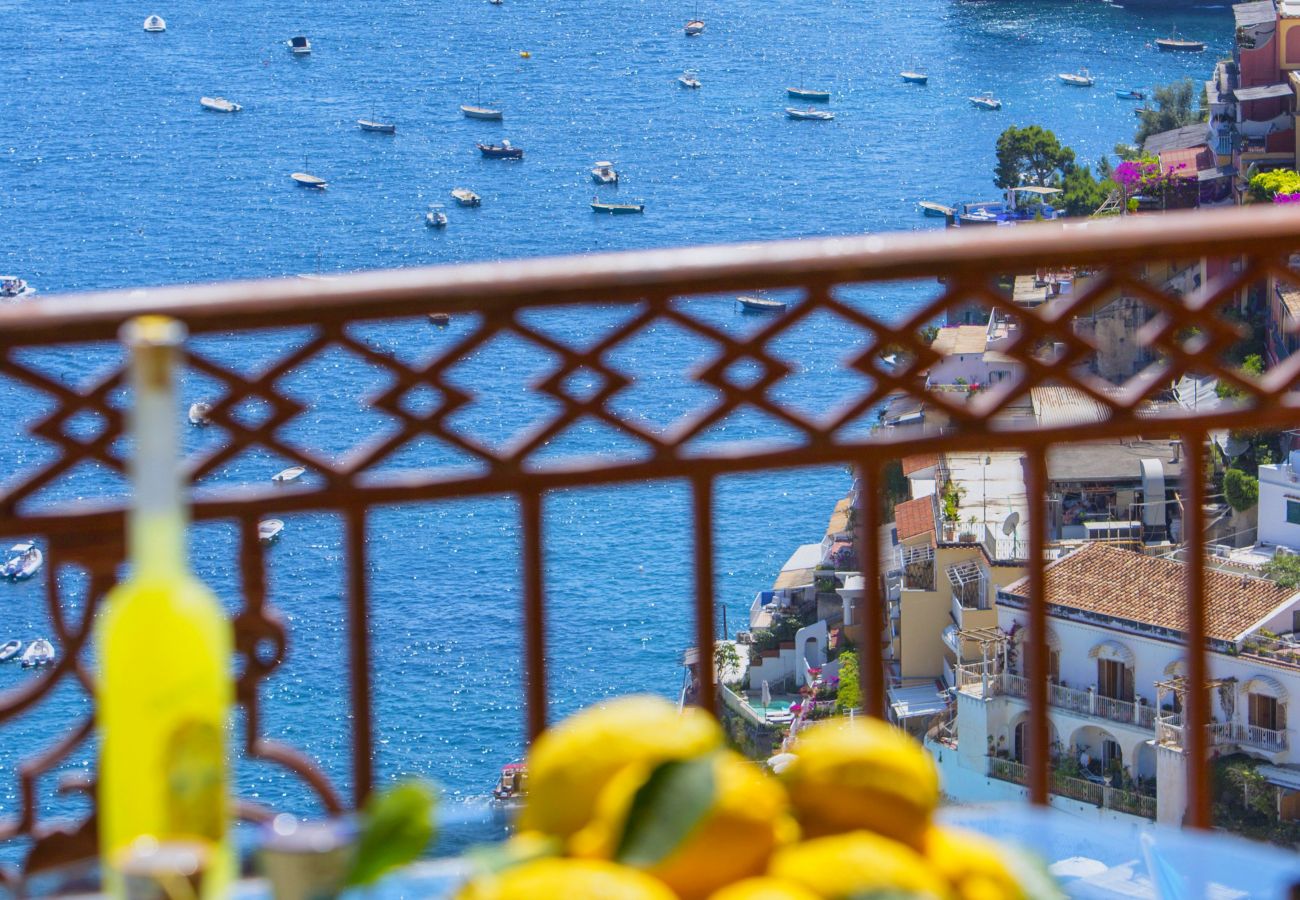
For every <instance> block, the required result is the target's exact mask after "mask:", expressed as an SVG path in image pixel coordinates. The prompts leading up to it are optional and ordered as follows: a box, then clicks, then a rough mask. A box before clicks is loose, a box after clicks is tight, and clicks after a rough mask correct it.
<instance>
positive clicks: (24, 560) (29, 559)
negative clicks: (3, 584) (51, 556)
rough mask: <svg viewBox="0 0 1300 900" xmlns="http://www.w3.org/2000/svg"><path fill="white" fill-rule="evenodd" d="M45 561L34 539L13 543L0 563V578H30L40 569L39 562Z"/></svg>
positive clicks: (14, 579)
mask: <svg viewBox="0 0 1300 900" xmlns="http://www.w3.org/2000/svg"><path fill="white" fill-rule="evenodd" d="M43 562H45V556H44V554H42V553H41V550H40V548H39V547H37V546H36V542H35V541H23V542H22V543H21V544H14V545H13V546H12V547H10V548H9V555H8V556H7V557H6V558H5V560H4V562H3V563H0V578H9V579H11V580H13V581H22V580H24V579H27V578H31V577H32V576H33V575H35V574H36V572H37V570H39V569H40V567H41V563H43Z"/></svg>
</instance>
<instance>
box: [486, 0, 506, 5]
mask: <svg viewBox="0 0 1300 900" xmlns="http://www.w3.org/2000/svg"><path fill="white" fill-rule="evenodd" d="M504 2H505V0H488V3H491V4H492V5H493V6H500V5H501V4H502V3H504Z"/></svg>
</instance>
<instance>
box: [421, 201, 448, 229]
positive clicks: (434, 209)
mask: <svg viewBox="0 0 1300 900" xmlns="http://www.w3.org/2000/svg"><path fill="white" fill-rule="evenodd" d="M424 224H425V225H427V226H429V227H430V228H446V227H447V214H446V213H445V212H443V211H442V204H441V203H434V204H432V205H431V206H430V207H429V211H428V212H427V213H425V214H424Z"/></svg>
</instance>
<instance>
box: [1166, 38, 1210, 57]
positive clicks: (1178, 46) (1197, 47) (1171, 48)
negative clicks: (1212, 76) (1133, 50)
mask: <svg viewBox="0 0 1300 900" xmlns="http://www.w3.org/2000/svg"><path fill="white" fill-rule="evenodd" d="M1156 48H1157V49H1159V50H1164V51H1168V52H1171V53H1200V52H1201V51H1202V50H1204V49H1205V41H1185V40H1183V39H1182V38H1176V37H1167V38H1156Z"/></svg>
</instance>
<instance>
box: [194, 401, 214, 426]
mask: <svg viewBox="0 0 1300 900" xmlns="http://www.w3.org/2000/svg"><path fill="white" fill-rule="evenodd" d="M211 415H212V404H211V403H204V402H203V401H202V400H198V401H196V402H194V403H191V404H190V413H189V419H190V424H191V425H211V424H212V418H211Z"/></svg>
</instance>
